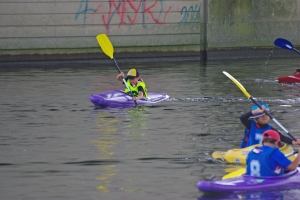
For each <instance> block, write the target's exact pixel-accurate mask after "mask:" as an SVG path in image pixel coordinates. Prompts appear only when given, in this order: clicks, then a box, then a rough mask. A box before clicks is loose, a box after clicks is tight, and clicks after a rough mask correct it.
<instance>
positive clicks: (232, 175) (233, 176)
mask: <svg viewBox="0 0 300 200" xmlns="http://www.w3.org/2000/svg"><path fill="white" fill-rule="evenodd" d="M245 173H246V169H245V168H241V169H238V170H236V171H234V172H231V173H229V174H226V175H225V176H223V178H222V180H225V179H229V178H235V177H239V176H241V175H243V174H245Z"/></svg>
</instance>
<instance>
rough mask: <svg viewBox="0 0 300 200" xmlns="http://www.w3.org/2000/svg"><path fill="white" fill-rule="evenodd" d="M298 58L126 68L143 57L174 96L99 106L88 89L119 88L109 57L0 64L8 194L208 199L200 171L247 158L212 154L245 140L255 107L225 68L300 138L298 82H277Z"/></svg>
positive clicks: (148, 75) (215, 173) (153, 86)
mask: <svg viewBox="0 0 300 200" xmlns="http://www.w3.org/2000/svg"><path fill="white" fill-rule="evenodd" d="M298 62H299V61H298V60H297V59H288V60H287V59H282V60H274V59H272V57H269V58H268V60H267V62H266V61H265V60H238V61H211V62H207V63H199V62H189V63H186V62H185V63H154V64H151V63H150V64H149V63H143V65H138V64H133V65H130V66H129V65H125V64H124V65H123V64H122V65H121V66H120V68H121V69H122V70H124V71H127V70H128V69H130V68H132V67H135V65H137V66H136V67H138V68H139V71H140V72H141V73H142V77H143V80H145V82H146V83H147V87H148V90H149V91H153V92H155V91H158V92H165V93H167V94H168V95H169V96H170V99H168V100H167V101H164V102H160V103H159V104H155V105H151V106H143V107H136V108H130V109H120V108H106V109H95V108H94V106H93V105H92V104H91V103H90V102H89V96H90V94H96V93H99V92H101V91H106V90H112V89H120V87H122V85H120V83H119V82H118V81H116V79H115V75H116V70H115V68H114V67H113V66H111V65H107V66H106V65H103V66H102V65H101V66H77V67H76V66H72V67H66V66H64V67H57V68H44V67H43V66H41V67H39V68H25V67H24V68H21V69H20V68H19V69H18V68H15V69H14V68H10V69H0V83H1V84H0V92H1V101H0V112H1V115H0V119H1V120H0V126H1V134H0V157H1V162H0V173H1V181H0V186H1V188H2V190H1V198H2V199H16V200H18V199H64V200H65V199H101V200H106V199H109V200H110V199H116V200H118V199H122V200H123V199H128V200H140V199H143V200H148V199H149V200H150V199H151V200H154V199H157V200H160V199H164V200H169V199H170V200H171V199H172V200H174V199H194V200H196V199H197V198H201V197H202V196H203V194H202V193H201V192H199V191H198V190H197V188H196V183H197V182H198V180H200V179H206V180H207V179H211V178H212V177H215V178H214V180H216V179H220V178H221V177H223V176H224V175H225V174H226V173H227V172H229V171H230V170H233V169H236V168H238V167H240V166H239V165H233V164H231V165H230V164H226V163H222V162H218V161H216V160H213V159H212V158H211V154H212V152H214V151H227V150H228V149H233V148H237V147H239V144H240V141H241V139H242V136H243V132H244V127H243V125H242V124H241V123H240V121H239V116H240V115H241V114H242V113H244V112H246V111H248V110H250V109H251V106H252V103H251V101H250V100H248V99H247V98H246V97H245V96H244V94H243V93H242V92H241V91H240V90H239V89H238V88H237V87H236V85H235V84H234V83H232V82H231V81H230V80H229V79H228V78H227V77H226V76H224V74H223V73H222V71H227V72H228V73H230V74H231V75H232V76H234V77H235V78H236V79H237V80H238V81H240V82H241V84H243V86H244V87H245V88H246V90H247V91H248V92H249V93H250V94H251V95H252V96H253V97H254V98H257V100H260V101H266V102H268V103H269V105H270V108H271V109H272V110H275V115H274V116H275V117H276V119H277V120H278V121H279V122H280V123H281V124H282V125H284V127H285V128H287V129H288V130H289V131H290V132H291V133H292V134H293V135H294V136H295V137H297V138H300V124H299V122H298V119H299V118H300V113H299V109H300V106H299V105H300V97H299V93H300V88H299V85H297V84H278V82H277V77H279V76H281V75H289V74H291V73H292V72H293V71H294V70H295V69H296V68H298V67H296V66H297V65H298ZM270 124H271V125H273V126H274V127H276V128H278V127H277V126H276V124H274V123H272V122H271V123H270ZM293 192H294V193H296V194H297V193H299V190H293ZM280 194H282V195H284V196H289V195H292V194H291V193H290V192H288V191H283V192H280ZM241 195H242V194H241ZM269 195H271V194H269ZM244 198H246V197H244Z"/></svg>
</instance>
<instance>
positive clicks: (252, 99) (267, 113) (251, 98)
mask: <svg viewBox="0 0 300 200" xmlns="http://www.w3.org/2000/svg"><path fill="white" fill-rule="evenodd" d="M223 74H225V75H226V76H227V77H228V78H230V80H232V81H233V82H234V83H235V84H236V85H237V86H238V87H239V88H240V90H241V91H242V92H243V93H244V95H245V96H246V97H247V98H248V99H250V100H251V101H252V102H253V103H254V104H255V105H257V106H258V107H259V108H260V109H262V108H261V105H260V104H259V103H258V102H257V101H256V100H255V99H254V98H253V97H251V95H250V94H249V93H248V92H247V91H246V89H245V88H244V86H243V85H242V84H240V82H238V81H237V80H236V79H235V78H234V77H232V76H231V75H230V74H229V73H227V72H225V71H223ZM264 113H265V114H266V115H268V116H269V117H270V119H272V120H273V121H274V122H275V123H276V124H277V125H278V126H279V127H280V128H281V129H282V130H284V132H286V133H287V134H288V135H289V136H290V137H291V138H292V139H293V140H294V141H297V140H296V138H295V137H294V136H293V135H292V134H290V133H289V131H288V130H287V129H285V128H284V127H283V126H282V125H281V124H280V123H279V122H278V121H277V120H276V119H275V118H274V117H273V116H272V115H271V114H270V113H269V112H268V111H266V110H264Z"/></svg>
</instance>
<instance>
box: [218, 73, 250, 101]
mask: <svg viewBox="0 0 300 200" xmlns="http://www.w3.org/2000/svg"><path fill="white" fill-rule="evenodd" d="M223 74H225V75H226V76H227V77H228V78H230V80H232V81H233V82H234V83H235V84H236V85H237V86H238V87H239V88H240V90H242V92H243V93H244V94H245V95H246V97H247V98H250V97H251V95H250V94H249V93H248V92H247V91H246V89H245V88H244V86H243V85H242V84H240V82H238V81H237V80H236V79H235V78H234V77H233V76H231V75H230V74H229V73H227V72H225V71H223Z"/></svg>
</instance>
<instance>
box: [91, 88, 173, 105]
mask: <svg viewBox="0 0 300 200" xmlns="http://www.w3.org/2000/svg"><path fill="white" fill-rule="evenodd" d="M168 98H169V96H168V95H167V94H164V93H160V92H149V93H148V99H147V100H146V99H141V100H138V101H137V104H138V105H148V104H154V103H158V102H161V101H164V100H166V99H168ZM90 101H91V102H92V103H93V104H94V105H95V106H101V107H102V106H103V107H107V106H109V107H132V106H135V103H134V101H133V100H132V97H131V96H129V95H128V94H126V93H125V92H124V91H122V90H108V91H105V92H102V93H99V94H91V95H90Z"/></svg>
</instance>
